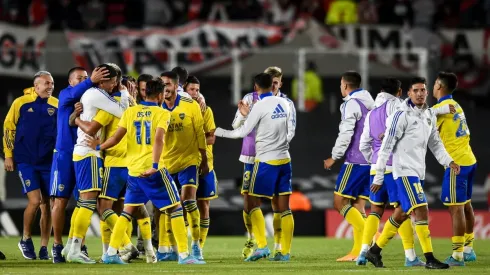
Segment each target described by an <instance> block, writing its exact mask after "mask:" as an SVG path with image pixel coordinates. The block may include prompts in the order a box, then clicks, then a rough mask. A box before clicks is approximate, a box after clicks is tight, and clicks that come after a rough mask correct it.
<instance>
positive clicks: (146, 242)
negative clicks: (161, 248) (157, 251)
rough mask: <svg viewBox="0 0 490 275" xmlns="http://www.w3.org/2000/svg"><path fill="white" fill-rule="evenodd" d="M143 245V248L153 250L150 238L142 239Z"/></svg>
mask: <svg viewBox="0 0 490 275" xmlns="http://www.w3.org/2000/svg"><path fill="white" fill-rule="evenodd" d="M143 247H144V248H145V250H151V251H153V244H152V243H151V239H149V240H143Z"/></svg>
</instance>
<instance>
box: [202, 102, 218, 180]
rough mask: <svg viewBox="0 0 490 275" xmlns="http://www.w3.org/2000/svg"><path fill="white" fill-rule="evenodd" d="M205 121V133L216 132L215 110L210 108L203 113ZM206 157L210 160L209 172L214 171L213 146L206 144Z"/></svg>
mask: <svg viewBox="0 0 490 275" xmlns="http://www.w3.org/2000/svg"><path fill="white" fill-rule="evenodd" d="M203 119H204V133H206V134H207V133H210V132H211V131H213V130H216V124H215V123H214V114H213V110H211V108H210V107H209V106H208V107H207V108H206V110H205V111H204V113H203ZM206 156H207V158H208V167H209V171H213V168H214V165H213V145H212V144H206Z"/></svg>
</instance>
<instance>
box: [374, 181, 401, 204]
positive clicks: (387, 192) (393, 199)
mask: <svg viewBox="0 0 490 275" xmlns="http://www.w3.org/2000/svg"><path fill="white" fill-rule="evenodd" d="M373 179H374V175H371V177H370V181H369V182H370V184H372V183H373ZM397 192H398V191H397V189H396V182H395V179H394V178H393V174H392V173H386V174H385V177H384V180H383V185H381V188H380V189H379V190H378V192H376V193H373V192H369V202H371V204H374V205H380V206H381V205H385V204H388V203H389V204H391V205H397V204H398V193H397Z"/></svg>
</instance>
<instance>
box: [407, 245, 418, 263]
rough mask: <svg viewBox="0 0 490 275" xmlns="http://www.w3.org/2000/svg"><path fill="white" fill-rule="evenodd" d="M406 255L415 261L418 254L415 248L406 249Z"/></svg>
mask: <svg viewBox="0 0 490 275" xmlns="http://www.w3.org/2000/svg"><path fill="white" fill-rule="evenodd" d="M405 257H407V259H408V260H409V261H414V260H415V258H417V255H416V254H415V249H413V248H410V249H405Z"/></svg>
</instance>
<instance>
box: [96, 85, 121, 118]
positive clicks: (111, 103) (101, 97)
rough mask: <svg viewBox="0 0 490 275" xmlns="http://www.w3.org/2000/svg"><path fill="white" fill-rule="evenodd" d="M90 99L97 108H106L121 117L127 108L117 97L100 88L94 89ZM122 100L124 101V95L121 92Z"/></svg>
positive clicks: (105, 109)
mask: <svg viewBox="0 0 490 275" xmlns="http://www.w3.org/2000/svg"><path fill="white" fill-rule="evenodd" d="M89 99H90V104H92V105H93V106H94V107H96V108H97V109H100V110H104V111H106V112H108V113H110V114H112V115H114V116H117V117H121V116H122V114H123V112H124V110H125V109H126V108H124V106H123V104H122V103H119V102H118V101H117V100H116V99H115V98H113V97H111V96H110V95H109V94H107V93H105V92H102V91H99V90H96V91H93V92H92V93H91V94H90V98H89ZM126 99H127V98H126ZM122 101H123V95H122V94H121V102H122ZM128 104H129V102H128ZM126 107H127V105H126Z"/></svg>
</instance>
